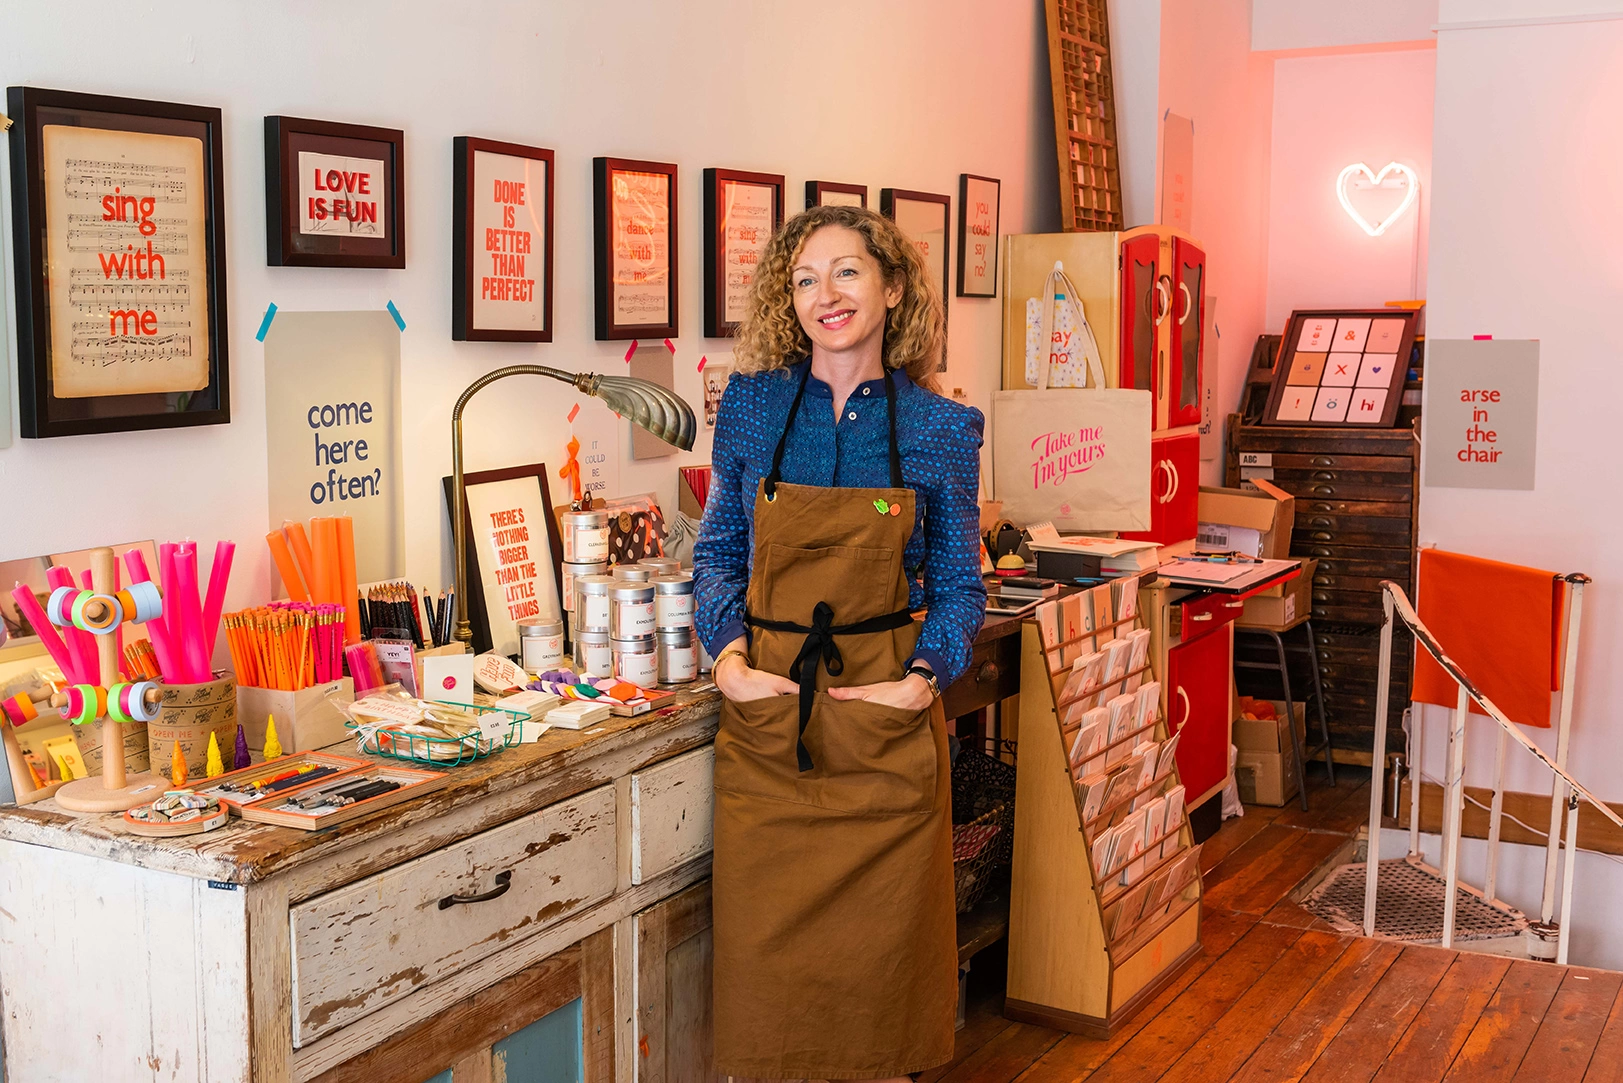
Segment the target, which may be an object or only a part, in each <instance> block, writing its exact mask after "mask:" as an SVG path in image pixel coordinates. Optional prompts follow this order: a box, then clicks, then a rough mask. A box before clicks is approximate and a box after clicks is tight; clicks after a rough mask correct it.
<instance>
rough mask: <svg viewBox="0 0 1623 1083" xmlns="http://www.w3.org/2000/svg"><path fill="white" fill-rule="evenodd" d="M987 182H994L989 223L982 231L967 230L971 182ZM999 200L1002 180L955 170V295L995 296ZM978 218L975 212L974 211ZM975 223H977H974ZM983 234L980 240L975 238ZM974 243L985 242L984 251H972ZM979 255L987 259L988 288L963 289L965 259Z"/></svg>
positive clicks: (969, 227) (983, 243) (969, 225)
mask: <svg viewBox="0 0 1623 1083" xmlns="http://www.w3.org/2000/svg"><path fill="white" fill-rule="evenodd" d="M972 182H973V183H978V184H990V185H993V186H994V191H993V197H992V205H991V209H990V214H991V219H992V220H991V226H990V232H988V233H986V234H980V233H971V230H972V229H973V228H974V227H972V226H971V224H970V218H971V210H970V208H971V207H972V206H973V203H972V193H971V192H970V184H971V183H972ZM1002 203H1003V182H1002V181H1000V180H998V179H997V178H996V177H980V176H976V175H975V174H974V173H960V174H958V296H960V297H996V296H997V255H998V252H997V249H998V225H999V221H998V219H999V214H1000V212H1001V210H1002ZM975 217H976V218H979V212H978V211H976V212H975ZM977 224H978V223H977ZM979 237H984V238H985V239H984V240H977V239H976V238H979ZM977 245H982V246H985V248H986V249H987V250H986V251H982V252H976V251H975V247H976V246H977ZM977 256H979V257H983V258H985V259H986V260H987V262H989V263H990V267H989V268H988V271H989V274H987V275H986V276H985V277H986V278H987V279H988V280H989V281H990V283H991V288H990V289H988V290H985V291H982V290H977V289H974V288H973V287H971V288H969V289H966V288H965V282H964V271H965V268H966V267H968V266H970V265H969V264H968V263H967V261H969V260H971V259H974V258H975V257H977Z"/></svg>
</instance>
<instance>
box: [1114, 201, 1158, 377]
mask: <svg viewBox="0 0 1623 1083" xmlns="http://www.w3.org/2000/svg"><path fill="white" fill-rule="evenodd" d="M1166 296H1167V286H1166V284H1165V283H1163V282H1162V281H1161V238H1160V237H1157V236H1156V235H1155V234H1153V233H1142V234H1139V235H1138V236H1130V237H1129V238H1128V239H1127V240H1124V241H1122V244H1121V349H1120V351H1119V353H1118V356H1119V357H1120V370H1119V372H1118V374H1117V379H1118V381H1119V383H1118V384H1117V386H1118V387H1130V388H1135V389H1137V390H1139V391H1149V392H1152V393H1155V397H1156V398H1159V397H1160V396H1159V390H1160V385H1161V372H1160V368H1161V367H1160V365H1158V364H1157V363H1156V362H1157V360H1158V358H1157V356H1156V354H1157V349H1158V347H1159V345H1160V343H1159V338H1160V336H1159V334H1158V329H1159V327H1160V324H1161V322H1162V321H1163V320H1165V319H1166V304H1165V300H1164V298H1165V297H1166Z"/></svg>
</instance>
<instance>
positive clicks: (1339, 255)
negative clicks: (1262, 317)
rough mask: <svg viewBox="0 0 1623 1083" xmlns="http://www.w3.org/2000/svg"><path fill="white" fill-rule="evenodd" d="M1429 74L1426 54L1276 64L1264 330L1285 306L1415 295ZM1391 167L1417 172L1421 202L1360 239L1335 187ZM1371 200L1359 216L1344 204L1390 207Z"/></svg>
mask: <svg viewBox="0 0 1623 1083" xmlns="http://www.w3.org/2000/svg"><path fill="white" fill-rule="evenodd" d="M1435 72H1436V53H1435V51H1434V50H1432V49H1429V48H1428V49H1423V50H1407V51H1399V52H1359V53H1352V54H1347V55H1341V56H1311V57H1291V58H1282V59H1279V60H1277V61H1275V63H1274V104H1273V143H1272V154H1271V160H1270V166H1269V175H1270V181H1269V212H1268V308H1267V322H1268V326H1269V327H1270V328H1273V329H1274V330H1279V329H1281V328H1283V327H1284V326H1285V321H1286V320H1287V319H1289V318H1290V314H1291V310H1292V309H1297V308H1310V307H1318V306H1322V307H1325V308H1368V307H1375V308H1378V307H1380V306H1381V305H1382V304H1384V303H1385V302H1387V301H1391V300H1402V299H1408V298H1412V297H1417V296H1419V297H1423V296H1425V293H1424V290H1425V282H1426V265H1425V261H1426V228H1425V227H1426V204H1427V201H1428V199H1429V196H1430V191H1431V111H1432V85H1433V82H1434V79H1435ZM1391 161H1397V162H1401V163H1402V164H1404V165H1407V166H1409V167H1410V168H1411V169H1414V170H1415V171H1416V172H1417V173H1418V174H1419V176H1420V195H1419V197H1417V199H1416V201H1415V205H1414V206H1413V207H1411V208H1410V209H1409V210H1408V211H1406V212H1405V213H1404V216H1403V218H1402V219H1400V220H1398V221H1397V222H1394V223H1393V225H1392V227H1391V228H1390V229H1388V230H1387V231H1386V232H1385V233H1383V234H1381V235H1380V236H1379V237H1371V236H1369V235H1368V234H1367V233H1365V232H1364V231H1363V230H1362V229H1360V228H1359V226H1358V225H1357V224H1356V223H1355V222H1354V221H1353V220H1352V219H1351V218H1349V217H1348V216H1347V214H1346V212H1345V211H1344V210H1343V209H1342V207H1341V202H1340V200H1339V199H1338V198H1337V196H1336V183H1335V182H1336V178H1337V177H1338V176H1339V175H1340V173H1341V170H1342V168H1343V167H1345V166H1347V165H1350V164H1352V163H1353V162H1364V163H1365V164H1367V165H1368V166H1369V167H1370V168H1371V169H1373V170H1375V171H1376V172H1377V173H1379V171H1380V170H1381V168H1382V167H1383V166H1385V165H1386V163H1388V162H1391ZM1393 194H1395V193H1393ZM1370 195H1371V202H1370V204H1369V206H1368V207H1367V208H1366V207H1363V206H1361V205H1360V204H1355V206H1359V207H1360V209H1362V210H1367V211H1369V212H1370V214H1376V215H1377V216H1378V213H1379V212H1378V211H1377V210H1376V208H1381V209H1382V210H1384V208H1385V207H1386V206H1388V205H1390V202H1391V201H1390V200H1382V199H1381V197H1383V196H1386V195H1387V193H1371V194H1370ZM1358 198H1360V199H1362V198H1363V197H1362V196H1359V197H1358Z"/></svg>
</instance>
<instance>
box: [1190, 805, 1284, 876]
mask: <svg viewBox="0 0 1623 1083" xmlns="http://www.w3.org/2000/svg"><path fill="white" fill-rule="evenodd" d="M1254 813H1255V809H1254V807H1253V806H1250V805H1247V806H1246V810H1245V815H1244V816H1241V817H1240V818H1239V819H1236V820H1229V821H1227V822H1225V823H1224V824H1223V826H1222V827H1221V828H1220V829H1219V830H1218V832H1217V834H1215V835H1213V836H1212V837H1211V838H1209V839H1207V840H1206V842H1205V844H1204V845H1202V846H1201V848H1200V871H1201V872H1202V873H1205V872H1210V871H1211V870H1212V869H1214V868H1216V867H1217V865H1218V863H1219V862H1221V861H1222V860H1223V859H1224V858H1226V857H1228V856H1229V855H1230V854H1232V853H1233V852H1234V851H1236V850H1238V849H1239V848H1240V847H1242V846H1244V845H1245V844H1246V843H1248V842H1250V841H1251V840H1252V839H1254V838H1256V837H1257V835H1258V833H1259V832H1261V831H1262V829H1263V828H1265V827H1267V826H1268V824H1269V821H1268V820H1267V819H1266V818H1265V817H1262V816H1257V815H1255V814H1254Z"/></svg>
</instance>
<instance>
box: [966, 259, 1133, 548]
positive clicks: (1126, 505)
mask: <svg viewBox="0 0 1623 1083" xmlns="http://www.w3.org/2000/svg"><path fill="white" fill-rule="evenodd" d="M1076 297H1077V292H1076V287H1075V286H1073V285H1072V284H1071V280H1070V278H1069V277H1068V276H1067V275H1066V274H1065V268H1064V265H1063V264H1061V263H1059V262H1056V263H1055V264H1054V269H1053V270H1052V271H1051V272H1049V275H1048V281H1047V285H1046V287H1045V289H1044V297H1043V298H1042V302H1041V320H1040V326H1039V331H1038V335H1039V337H1038V342H1039V343H1048V345H1049V351H1048V352H1049V359H1048V360H1049V362H1050V363H1062V364H1065V365H1074V364H1075V362H1076V360H1077V358H1078V357H1080V358H1081V359H1082V360H1083V361H1085V363H1086V366H1087V370H1088V382H1089V383H1091V384H1092V386H1091V387H1087V388H1083V387H1069V388H1051V387H1049V386H1048V383H1049V369H1050V367H1051V364H1050V363H1039V364H1038V365H1037V373H1036V376H1037V390H1035V391H999V392H996V393H995V394H994V395H993V396H992V481H993V486H994V488H995V490H996V491H995V493H994V494H993V495H994V496H995V498H996V499H998V500H1001V501H1003V514H1004V515H1005V516H1007V517H1008V518H1010V519H1012V520H1013V521H1014V522H1016V523H1020V524H1026V523H1039V522H1043V521H1044V520H1048V521H1051V522H1052V523H1053V524H1054V526H1055V527H1056V528H1058V529H1060V530H1092V531H1104V530H1147V529H1148V528H1149V525H1150V415H1151V410H1152V408H1153V406H1152V401H1151V395H1150V392H1148V391H1134V390H1130V389H1111V388H1107V387H1106V386H1105V374H1104V366H1103V365H1102V364H1101V363H1100V361H1099V348H1098V345H1097V344H1096V342H1095V340H1094V337H1093V329H1092V328H1091V327H1089V326H1088V321H1087V316H1086V314H1085V313H1084V312H1083V311H1082V305H1081V303H1080V302H1078V301H1077V300H1076ZM1061 306H1065V307H1066V309H1067V312H1066V315H1065V316H1064V317H1063V318H1060V317H1059V316H1058V312H1059V311H1060V308H1061ZM1056 325H1059V326H1061V327H1065V326H1069V327H1070V328H1071V333H1070V336H1069V337H1068V338H1067V339H1066V340H1065V341H1063V342H1061V343H1059V344H1058V346H1059V347H1064V348H1065V351H1064V352H1065V353H1066V354H1067V355H1068V356H1064V357H1057V356H1055V354H1056V350H1057V348H1058V347H1056V344H1055V341H1054V335H1055V327H1056Z"/></svg>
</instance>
